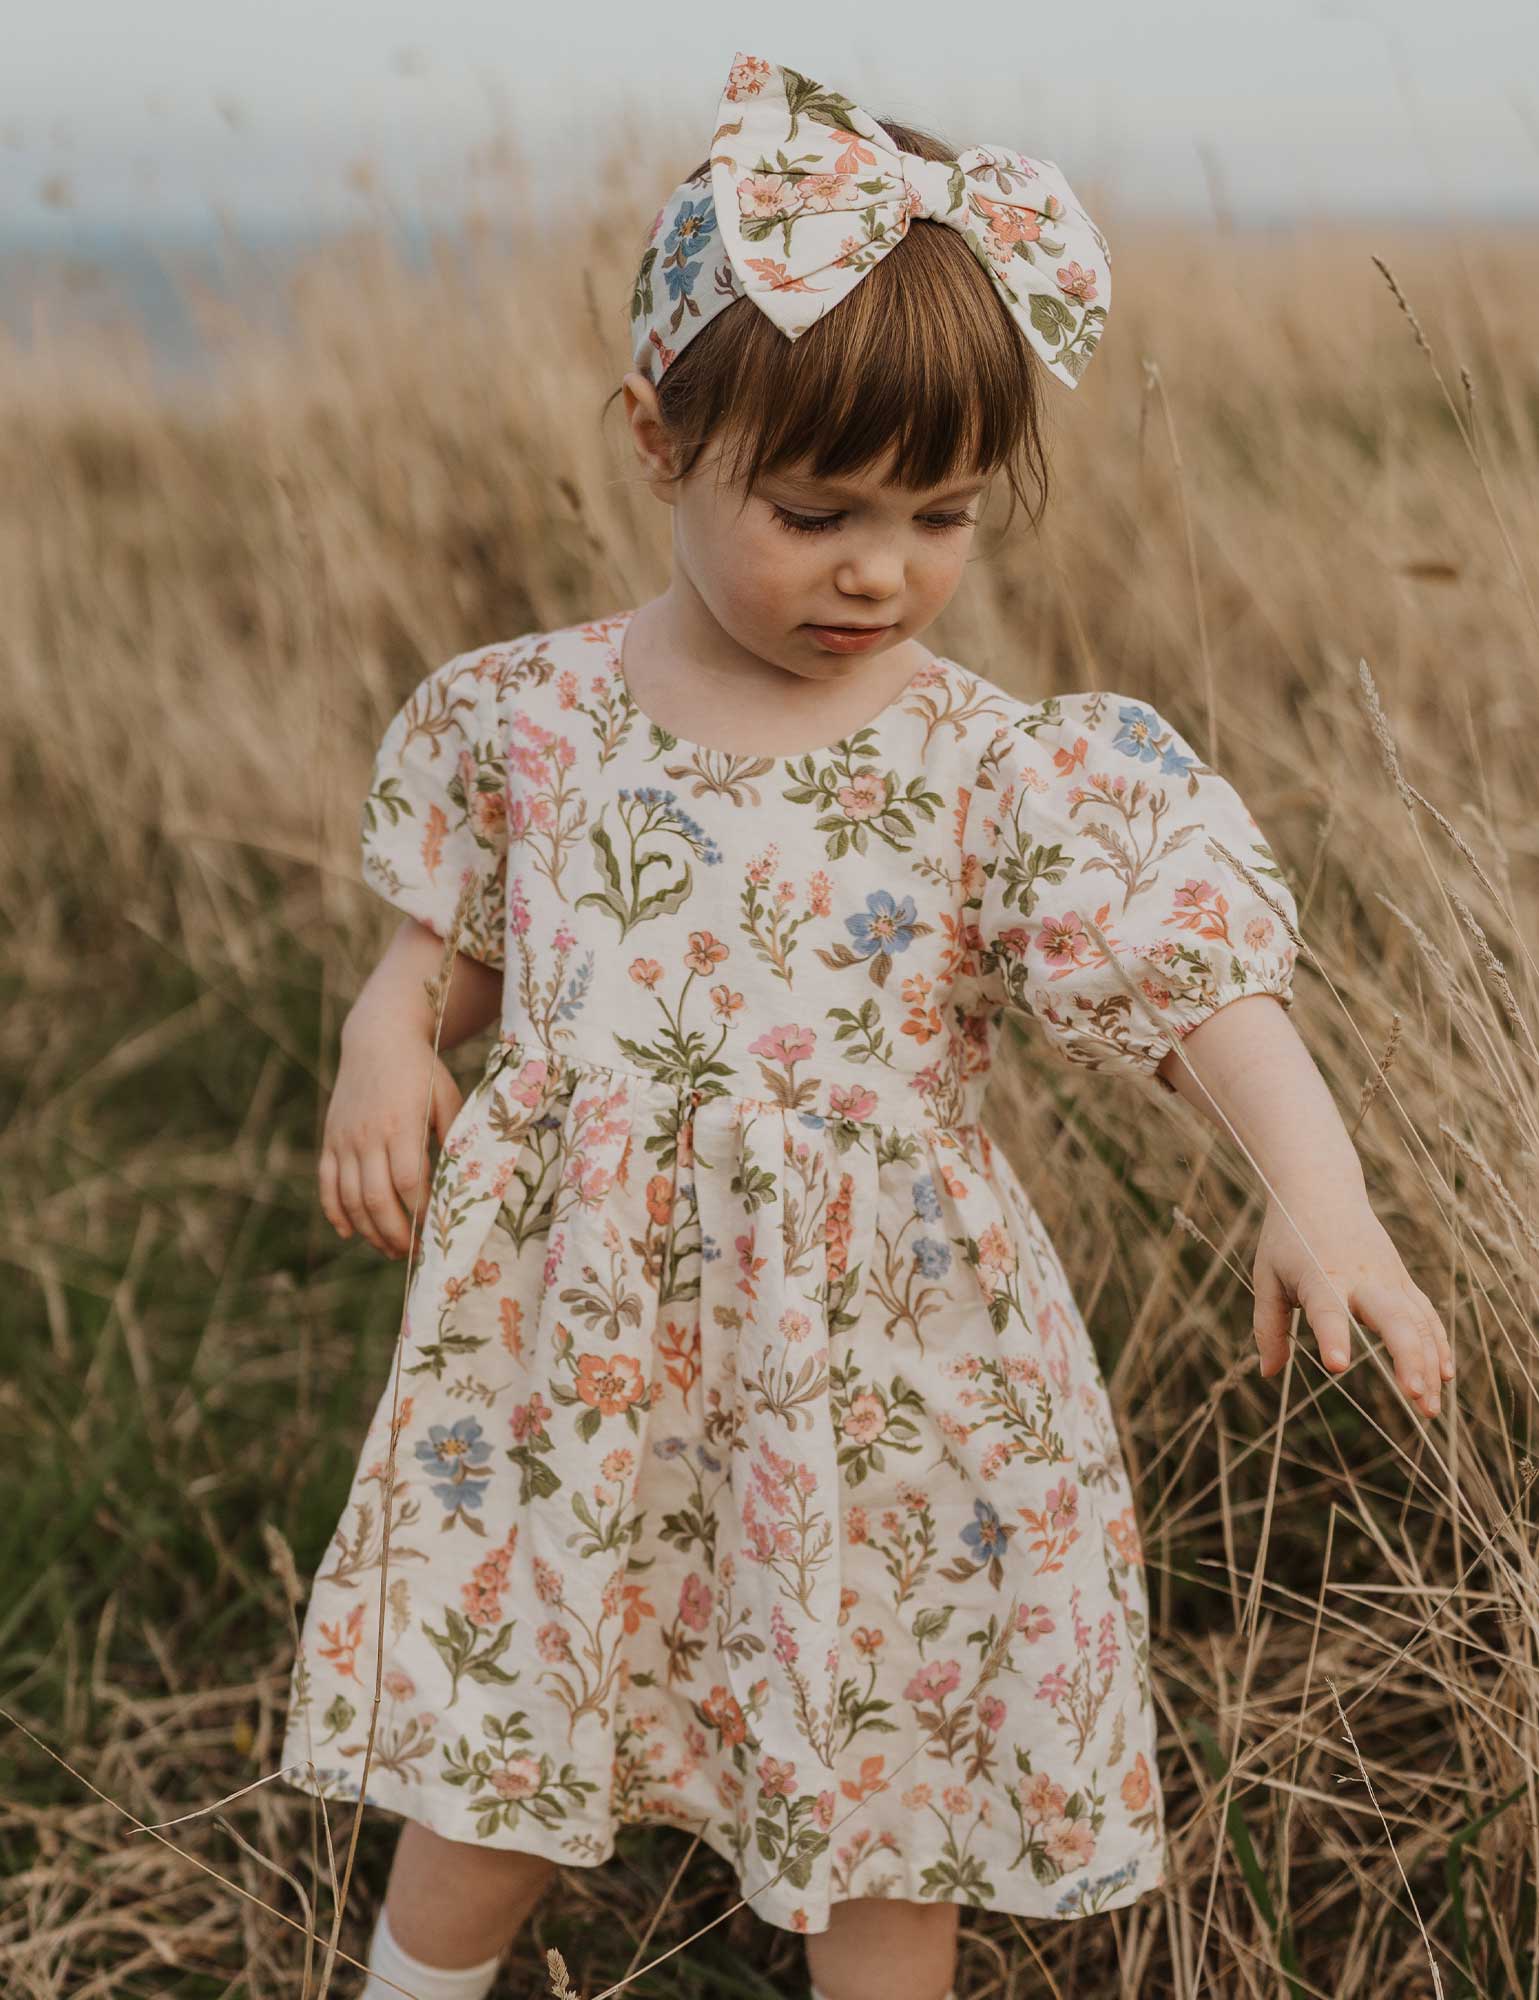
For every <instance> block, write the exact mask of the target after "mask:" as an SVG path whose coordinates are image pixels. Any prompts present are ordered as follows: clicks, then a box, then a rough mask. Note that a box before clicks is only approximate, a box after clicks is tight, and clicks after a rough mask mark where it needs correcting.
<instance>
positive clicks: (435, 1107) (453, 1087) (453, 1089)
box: [428, 1063, 465, 1146]
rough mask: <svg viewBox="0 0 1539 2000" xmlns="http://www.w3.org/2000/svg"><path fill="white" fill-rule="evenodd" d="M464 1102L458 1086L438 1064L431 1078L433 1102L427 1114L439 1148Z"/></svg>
mask: <svg viewBox="0 0 1539 2000" xmlns="http://www.w3.org/2000/svg"><path fill="white" fill-rule="evenodd" d="M464 1101H465V1099H464V1095H463V1093H462V1092H461V1090H460V1087H459V1085H458V1084H457V1083H456V1082H455V1081H454V1078H453V1077H452V1076H451V1075H450V1074H449V1072H448V1070H446V1069H445V1068H444V1067H443V1065H442V1064H441V1063H440V1064H439V1067H438V1071H437V1074H436V1075H435V1076H434V1078H433V1101H432V1104H431V1106H430V1108H429V1112H428V1116H429V1118H430V1120H431V1121H432V1126H433V1134H434V1137H435V1138H436V1139H437V1140H438V1143H439V1145H440V1146H441V1145H442V1144H443V1143H444V1141H445V1140H446V1139H447V1138H448V1136H449V1128H450V1126H451V1125H452V1124H453V1123H454V1120H455V1116H456V1114H457V1113H458V1111H459V1108H460V1106H461V1105H462V1104H463V1103H464Z"/></svg>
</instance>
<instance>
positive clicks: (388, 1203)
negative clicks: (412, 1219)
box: [360, 1145, 411, 1257]
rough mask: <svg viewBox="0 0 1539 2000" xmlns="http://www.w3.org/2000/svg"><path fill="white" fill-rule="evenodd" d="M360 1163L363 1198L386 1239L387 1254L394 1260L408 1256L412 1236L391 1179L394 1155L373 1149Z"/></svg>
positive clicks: (378, 1147) (379, 1146)
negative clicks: (391, 1158) (391, 1162)
mask: <svg viewBox="0 0 1539 2000" xmlns="http://www.w3.org/2000/svg"><path fill="white" fill-rule="evenodd" d="M360 1164H361V1166H362V1170H363V1199H364V1202H365V1205H366V1206H367V1208H368V1211H369V1214H370V1215H371V1216H372V1217H373V1218H374V1226H375V1228H376V1229H378V1231H379V1233H380V1236H381V1238H382V1239H383V1242H384V1247H385V1250H386V1253H387V1254H388V1255H389V1256H391V1257H404V1256H405V1255H406V1252H407V1250H408V1248H409V1247H410V1243H411V1234H410V1231H409V1229H408V1228H407V1224H406V1217H405V1214H404V1213H403V1212H402V1209H401V1203H400V1200H399V1198H398V1197H397V1195H396V1191H395V1184H394V1182H393V1181H392V1179H391V1176H390V1155H389V1154H388V1153H387V1152H386V1151H385V1149H384V1147H383V1146H381V1145H375V1146H371V1147H370V1148H369V1150H368V1151H367V1152H366V1153H365V1154H364V1156H363V1159H362V1161H361V1163H360Z"/></svg>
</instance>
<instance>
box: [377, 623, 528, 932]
mask: <svg viewBox="0 0 1539 2000" xmlns="http://www.w3.org/2000/svg"><path fill="white" fill-rule="evenodd" d="M500 670H501V656H500V655H499V653H498V650H497V649H496V648H491V647H486V648H482V649H480V650H479V651H476V652H472V653H461V654H458V655H456V657H455V658H454V659H452V660H449V661H447V662H446V663H445V664H444V665H443V666H441V667H437V668H435V669H434V671H433V672H432V673H430V674H429V675H428V676H427V678H426V679H425V680H423V681H421V682H420V683H419V684H418V686H417V687H416V688H414V689H413V691H412V693H411V694H410V695H409V696H408V697H407V699H406V702H405V703H404V705H403V706H402V707H401V708H400V709H399V710H398V711H397V712H396V714H395V716H394V717H393V719H392V720H391V723H390V725H389V727H388V728H387V729H386V731H385V734H384V738H383V740H382V742H381V743H380V746H379V750H378V753H377V755H376V757H375V760H374V773H373V777H372V779H371V781H370V784H369V791H368V796H367V797H366V798H365V800H364V803H363V814H362V845H363V876H364V880H365V882H366V883H367V884H368V886H369V887H370V888H371V889H373V890H374V892H375V893H376V894H377V895H380V896H383V897H384V899H385V900H386V902H389V903H393V904H394V905H395V906H396V908H397V909H400V910H404V911H405V912H406V914H407V915H408V916H413V917H416V918H417V919H418V920H419V921H420V922H422V923H424V924H426V925H427V927H428V929H429V930H432V931H436V932H437V933H438V935H439V936H440V937H441V938H447V937H448V936H449V933H450V931H451V930H452V929H453V926H454V913H455V909H456V907H457V905H458V903H459V898H460V892H461V889H462V888H463V886H464V884H465V883H466V881H467V880H468V881H469V882H471V884H472V893H471V898H470V903H469V907H468V910H467V912H466V915H465V919H464V923H463V925H462V927H461V929H460V933H459V938H458V941H457V942H458V949H459V950H460V951H462V952H464V953H466V954H467V955H468V956H469V957H471V958H478V959H480V960H481V961H482V962H483V963H484V964H486V965H491V966H497V967H501V966H503V965H504V964H505V962H506V923H507V912H506V903H507V863H508V820H507V765H506V749H505V740H504V729H503V726H502V720H501V703H500Z"/></svg>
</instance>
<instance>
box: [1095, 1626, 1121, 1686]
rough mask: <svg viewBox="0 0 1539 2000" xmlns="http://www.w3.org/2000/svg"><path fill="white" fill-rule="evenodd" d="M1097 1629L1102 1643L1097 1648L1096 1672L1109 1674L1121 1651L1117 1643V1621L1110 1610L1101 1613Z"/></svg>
mask: <svg viewBox="0 0 1539 2000" xmlns="http://www.w3.org/2000/svg"><path fill="white" fill-rule="evenodd" d="M1097 1629H1098V1630H1099V1632H1100V1644H1099V1646H1098V1647H1097V1648H1096V1656H1095V1664H1096V1672H1097V1673H1101V1674H1109V1673H1111V1672H1112V1670H1113V1669H1114V1668H1115V1666H1116V1664H1117V1656H1118V1654H1119V1652H1120V1651H1121V1648H1120V1647H1119V1646H1118V1644H1117V1621H1116V1619H1115V1617H1114V1616H1113V1615H1112V1613H1111V1612H1110V1611H1103V1612H1102V1613H1101V1623H1100V1625H1099V1627H1098V1628H1097Z"/></svg>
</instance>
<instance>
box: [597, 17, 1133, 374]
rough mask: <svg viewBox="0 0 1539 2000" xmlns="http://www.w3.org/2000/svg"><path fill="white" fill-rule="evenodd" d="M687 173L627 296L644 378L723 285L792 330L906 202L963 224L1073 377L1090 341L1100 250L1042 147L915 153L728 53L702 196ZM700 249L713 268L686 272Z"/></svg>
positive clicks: (878, 250) (1107, 288)
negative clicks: (659, 305)
mask: <svg viewBox="0 0 1539 2000" xmlns="http://www.w3.org/2000/svg"><path fill="white" fill-rule="evenodd" d="M697 187H698V183H697V182H695V181H687V182H685V183H683V185H682V186H681V187H680V188H679V189H677V190H676V191H675V194H674V196H673V197H672V198H671V200H670V201H669V202H668V203H667V204H665V206H664V208H663V209H662V210H661V211H660V212H659V215H658V217H657V220H656V222H655V223H654V224H653V231H652V243H651V248H650V249H649V250H648V253H647V257H646V258H645V259H644V260H643V265H642V272H641V276H640V278H639V279H638V285H637V292H636V296H635V298H634V299H633V302H632V309H631V317H632V325H633V332H634V333H635V335H636V339H635V340H634V341H633V348H634V351H635V357H636V366H637V367H638V368H641V369H643V371H644V372H647V373H648V374H649V376H650V377H651V379H654V380H655V379H656V377H657V375H658V374H660V373H661V370H662V368H665V367H666V366H667V364H668V362H669V361H670V360H672V359H673V358H674V356H675V355H676V354H677V352H678V350H679V348H680V347H681V346H682V345H683V344H684V342H685V341H687V340H689V339H690V338H691V337H692V336H693V335H694V334H695V333H697V332H698V331H699V330H700V327H701V326H702V325H704V324H705V323H706V321H707V320H709V319H710V318H712V317H713V316H714V314H715V313H716V312H717V311H719V310H720V309H721V307H722V306H724V305H728V304H730V303H731V301H732V299H733V298H735V297H744V296H746V297H748V298H751V299H752V300H753V301H754V303H755V304H756V305H757V306H758V307H759V308H760V309H761V311H763V312H765V313H767V314H768V315H769V317H770V318H771V319H772V320H773V321H774V322H775V324H776V325H777V326H778V327H780V329H781V330H782V332H783V333H785V334H786V336H787V337H788V338H789V339H791V340H795V339H796V338H797V336H798V335H800V334H803V333H805V332H806V331H807V329H808V327H810V326H812V325H814V324H815V323H816V322H817V321H818V320H819V319H820V318H821V317H822V316H823V314H824V313H826V312H830V311H831V310H832V309H833V308H834V307H835V306H836V305H837V304H838V303H839V301H840V300H841V299H842V298H844V297H845V296H846V294H847V293H848V292H850V291H851V290H852V289H853V287H854V286H856V285H858V284H859V283H860V281H861V279H862V278H863V277H864V276H865V274H866V272H867V271H869V270H871V269H873V268H874V266H875V265H876V264H877V263H879V262H880V260H881V259H882V258H883V257H885V256H886V255H887V253H888V252H889V251H890V250H891V249H892V248H893V247H894V245H895V244H897V243H899V242H901V241H902V239H903V237H904V235H905V233H906V232H907V229H908V225H909V223H910V221H911V220H912V219H913V218H914V217H915V216H926V217H929V218H930V219H932V220H934V221H937V222H944V223H946V224H947V225H948V226H949V227H951V228H953V229H955V230H957V231H959V232H960V234H961V235H962V236H963V237H964V238H965V239H966V241H967V243H968V245H969V247H970V248H971V249H972V251H973V253H974V255H975V256H976V257H977V259H978V261H979V263H980V264H981V265H982V266H983V268H984V270H986V271H987V272H988V274H989V277H990V278H991V279H992V280H993V283H994V286H995V289H996V290H997V292H998V293H999V296H1000V297H1001V298H1002V299H1003V300H1004V302H1005V305H1006V307H1007V308H1008V310H1009V312H1010V316H1011V318H1012V319H1013V320H1014V321H1015V322H1016V324H1017V325H1018V326H1019V327H1020V329H1021V332H1022V333H1023V334H1024V335H1025V337H1026V339H1027V340H1028V341H1030V343H1031V345H1032V346H1033V347H1034V348H1035V349H1036V351H1037V352H1038V354H1040V355H1041V357H1042V359H1043V361H1044V362H1045V363H1046V365H1047V367H1048V369H1049V370H1050V371H1051V373H1053V374H1054V375H1056V376H1057V377H1058V379H1059V380H1060V381H1061V382H1065V383H1067V384H1068V386H1069V387H1070V388H1071V389H1072V388H1074V387H1075V386H1076V385H1077V383H1078V382H1079V379H1080V377H1081V375H1083V373H1084V371H1085V368H1086V365H1087V364H1088V362H1089V360H1090V357H1091V355H1092V354H1093V353H1094V352H1095V350H1096V347H1097V345H1098V344H1099V341H1100V337H1101V329H1102V326H1103V324H1104V322H1105V319H1106V315H1107V311H1108V309H1109V307H1110V304H1111V270H1110V267H1111V254H1110V252H1109V250H1108V249H1107V245H1106V239H1105V238H1104V237H1103V236H1102V234H1101V232H1100V230H1099V229H1097V227H1096V225H1095V224H1094V223H1093V222H1092V221H1091V220H1090V218H1089V216H1088V215H1087V214H1086V213H1085V211H1084V209H1083V208H1082V207H1081V206H1080V203H1079V201H1078V199H1077V198H1076V196H1075V194H1074V192H1073V190H1072V189H1071V188H1070V186H1069V184H1068V181H1067V180H1066V179H1065V178H1064V176H1063V174H1062V173H1061V172H1060V171H1059V169H1058V167H1057V166H1056V165H1055V164H1054V162H1053V161H1051V160H1038V159H1033V158H1031V157H1030V156H1029V155H1027V154H1025V153H1018V152H1015V151H1012V150H1011V149H1010V148H1009V147H1005V146H984V145H980V146H968V147H966V148H964V149H963V151H962V152H961V153H960V154H959V155H958V156H957V158H956V160H955V161H951V160H927V159H924V158H923V157H922V156H921V155H919V154H917V153H910V152H906V151H905V150H904V149H903V148H902V147H901V146H899V145H898V144H897V142H896V141H895V140H894V139H893V138H892V136H891V135H890V134H889V133H888V132H886V131H885V130H884V129H883V127H882V126H880V125H879V124H878V123H877V122H876V120H875V119H874V118H872V117H871V116H870V114H869V113H868V112H866V111H863V110H862V109H861V107H860V106H859V105H858V104H856V103H854V102H853V101H852V100H851V99H850V98H848V97H845V96H842V95H841V94H840V93H839V92H838V91H836V90H830V89H829V88H828V87H827V86H826V85H824V84H821V83H814V82H813V81H812V79H811V78H810V77H806V76H802V75H801V74H800V73H799V72H798V71H796V70H793V69H787V68H785V67H784V66H783V65H781V64H779V63H771V62H767V61H765V60H764V59H763V58H762V57H760V56H751V55H745V54H743V53H742V52H741V51H739V52H738V54H737V56H736V58H735V59H734V61H733V64H732V68H731V71H730V73H729V75H728V78H727V84H726V88H725V89H724V91H723V92H722V97H721V103H720V105H719V107H718V114H717V128H716V131H715V133H714V134H713V135H712V139H711V157H710V188H709V194H708V195H705V194H704V193H703V191H700V193H697ZM670 222H671V227H670V228H669V230H668V233H667V236H666V239H665V240H664V241H663V242H662V243H661V245H659V238H661V237H662V236H663V228H664V224H665V223H670ZM659 248H660V249H661V259H660V261H661V265H662V276H663V278H664V280H665V282H666V287H667V292H668V296H669V300H670V302H671V305H672V308H673V309H672V311H671V312H670V313H668V314H667V315H666V317H663V316H661V315H658V314H657V313H656V312H655V311H653V310H649V307H650V305H651V301H652V296H653V295H652V284H651V281H652V276H653V265H654V263H656V262H657V261H659ZM712 251H718V252H719V253H720V254H719V255H718V256H717V257H716V259H715V268H714V269H713V270H712V272H711V273H710V276H709V280H708V282H706V283H703V284H698V283H697V282H696V280H697V279H699V277H700V274H701V271H702V269H703V267H704V264H705V262H706V259H707V256H708V254H709V253H711V252H712ZM665 332H666V333H667V334H669V335H671V336H673V345H672V346H670V345H669V343H668V340H667V339H665V338H664V337H663V336H664V333H665Z"/></svg>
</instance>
